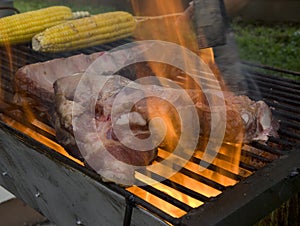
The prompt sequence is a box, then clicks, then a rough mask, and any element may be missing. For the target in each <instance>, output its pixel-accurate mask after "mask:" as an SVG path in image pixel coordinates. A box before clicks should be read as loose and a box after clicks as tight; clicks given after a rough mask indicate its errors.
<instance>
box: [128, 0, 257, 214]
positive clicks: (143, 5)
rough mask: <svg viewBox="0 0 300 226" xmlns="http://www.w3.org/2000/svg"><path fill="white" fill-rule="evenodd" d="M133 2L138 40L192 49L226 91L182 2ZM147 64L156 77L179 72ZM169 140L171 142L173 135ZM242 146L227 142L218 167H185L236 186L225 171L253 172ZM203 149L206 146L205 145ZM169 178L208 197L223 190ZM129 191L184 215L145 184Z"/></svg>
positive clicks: (188, 85) (198, 153)
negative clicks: (245, 164)
mask: <svg viewBox="0 0 300 226" xmlns="http://www.w3.org/2000/svg"><path fill="white" fill-rule="evenodd" d="M131 2H132V6H133V9H134V11H135V15H137V17H136V18H137V20H138V25H137V28H136V30H135V33H134V36H135V38H136V39H138V40H163V41H169V42H174V43H177V44H179V45H181V46H184V47H186V48H188V49H190V50H191V51H193V52H194V53H196V54H197V55H198V56H199V57H200V58H201V59H202V60H203V61H204V62H205V63H206V64H207V65H208V66H209V67H210V68H211V70H212V71H213V73H214V74H215V76H216V78H217V79H218V80H219V81H220V85H221V87H222V88H223V89H224V91H225V90H226V87H225V86H224V82H223V81H222V78H221V75H220V73H219V71H218V68H217V66H216V65H215V61H214V52H213V49H212V48H207V49H201V50H200V48H199V46H198V42H197V36H196V34H195V30H194V28H193V25H192V20H191V15H190V13H191V11H190V9H187V10H185V9H184V7H183V5H182V1H180V0H172V1H159V0H151V1H149V0H131ZM184 61H185V64H186V66H187V67H189V65H190V64H191V62H188V60H187V59H184ZM147 63H148V65H149V66H150V68H151V70H152V71H153V73H154V74H155V75H157V76H161V77H166V76H168V78H170V76H174V77H175V76H176V74H174V73H173V71H172V69H170V66H169V65H164V64H160V63H157V62H147ZM175 73H176V72H175ZM171 79H172V78H171ZM183 87H184V88H187V89H194V88H195V85H194V84H191V81H190V80H188V79H187V80H186V84H184V86H183ZM196 88H197V89H199V87H197V86H196ZM166 117H168V116H167V115H166V116H165V115H163V116H162V118H166ZM165 123H166V124H167V127H168V129H170V130H172V129H174V128H173V126H172V125H171V124H172V121H170V120H165ZM176 132H178V131H174V133H175V134H176ZM174 133H173V134H174ZM166 139H168V138H166ZM170 140H171V141H172V138H171V139H170ZM173 142H174V141H173ZM241 147H242V144H241V142H240V143H228V142H227V143H225V142H224V143H223V145H222V147H221V148H220V150H218V151H219V152H218V153H219V155H218V156H217V157H216V158H215V160H214V161H213V163H212V165H214V166H215V167H216V169H217V170H211V169H206V170H204V171H200V168H199V165H198V164H196V163H194V162H191V161H189V162H188V163H187V164H186V165H185V166H184V168H185V169H186V170H189V171H191V172H193V173H194V174H196V175H198V176H201V177H204V178H207V179H209V180H211V181H214V182H216V183H219V184H221V185H223V186H231V185H235V184H236V183H237V182H238V180H237V179H235V178H230V177H228V176H226V173H225V174H224V171H225V172H229V173H233V174H236V175H239V174H243V175H250V174H251V172H248V171H246V170H242V169H240V168H239V163H240V154H241ZM201 148H202V149H203V147H201ZM203 152H204V150H197V151H195V153H194V157H195V158H198V159H201V157H202V155H203ZM169 155H170V152H169V151H168V152H167V151H164V150H162V149H160V150H159V152H158V156H159V157H160V158H162V159H164V158H167V157H168V156H169ZM222 156H223V158H222ZM224 157H225V158H224ZM178 161H180V158H178ZM154 163H155V162H154ZM160 167H162V166H160ZM151 170H152V172H153V170H154V172H153V173H157V174H159V175H161V176H164V172H165V171H168V169H163V168H161V169H157V168H151ZM156 170H157V171H156ZM155 171H156V172H155ZM136 177H137V178H138V179H139V180H142V181H144V182H145V183H146V184H149V186H153V187H155V188H156V189H158V190H160V191H162V192H164V193H166V194H168V195H170V196H172V197H174V198H175V199H177V200H179V201H181V202H184V203H186V204H187V205H189V206H190V207H192V208H195V207H198V206H200V205H202V204H203V203H202V202H199V201H198V200H196V201H195V200H193V199H191V197H189V196H188V195H186V194H183V193H181V194H180V193H178V191H176V190H175V191H174V190H173V189H172V188H169V187H166V186H164V185H162V184H160V183H158V182H157V183H154V182H155V181H149V179H148V180H146V178H144V176H143V175H141V174H137V175H136ZM168 179H169V180H170V181H172V182H174V183H179V184H181V185H183V186H185V187H187V188H192V189H193V191H196V192H199V193H200V194H202V195H205V196H206V197H214V196H217V195H219V194H220V193H221V191H219V190H217V189H214V188H212V187H210V186H208V185H206V184H204V183H201V182H199V181H197V180H196V179H194V178H192V177H190V176H187V175H185V174H182V173H180V172H178V173H176V174H175V175H173V176H172V177H171V178H168ZM127 190H129V191H130V192H132V193H134V194H136V195H137V196H139V197H141V198H143V199H145V200H147V201H148V202H151V203H152V204H154V205H156V206H158V207H159V208H160V209H161V210H163V211H165V212H166V213H168V214H171V215H172V216H174V217H181V216H183V215H184V214H185V212H184V211H182V210H181V209H178V208H177V207H176V206H173V205H171V204H170V203H167V202H165V201H164V200H162V199H159V198H157V197H156V196H153V195H151V194H149V193H148V192H146V191H145V190H144V189H143V187H130V188H128V189H127Z"/></svg>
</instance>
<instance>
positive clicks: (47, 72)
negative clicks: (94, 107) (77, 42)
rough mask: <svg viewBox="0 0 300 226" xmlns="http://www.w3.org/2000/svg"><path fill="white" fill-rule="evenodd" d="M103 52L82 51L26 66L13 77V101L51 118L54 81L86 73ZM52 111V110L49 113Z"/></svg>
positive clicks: (43, 116)
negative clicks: (88, 53)
mask: <svg viewBox="0 0 300 226" xmlns="http://www.w3.org/2000/svg"><path fill="white" fill-rule="evenodd" d="M102 54H103V53H102V52H98V53H93V54H91V55H85V54H79V55H75V56H71V57H67V58H57V59H54V60H50V61H46V62H41V63H35V64H30V65H25V66H23V67H22V68H20V69H19V70H18V71H17V72H16V74H15V76H14V88H15V93H16V94H15V97H14V102H15V103H16V104H18V105H21V106H26V107H29V108H31V109H32V110H33V111H34V112H35V113H36V114H38V115H40V116H42V117H41V118H44V119H45V120H47V121H51V114H52V112H53V100H54V91H53V83H54V82H55V81H56V80H57V79H59V78H61V77H65V76H70V75H73V74H74V73H79V72H84V71H85V70H86V69H87V68H88V67H89V66H90V64H91V63H92V62H93V61H94V60H95V59H96V58H97V57H98V56H100V55H102ZM49 112H51V113H50V114H49Z"/></svg>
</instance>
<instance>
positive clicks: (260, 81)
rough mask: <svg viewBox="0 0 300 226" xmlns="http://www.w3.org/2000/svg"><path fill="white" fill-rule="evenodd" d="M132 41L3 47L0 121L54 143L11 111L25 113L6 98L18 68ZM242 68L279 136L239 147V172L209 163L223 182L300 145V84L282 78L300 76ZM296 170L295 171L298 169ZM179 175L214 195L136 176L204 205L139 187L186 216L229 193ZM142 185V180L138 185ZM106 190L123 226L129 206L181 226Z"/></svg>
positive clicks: (133, 197) (260, 67) (190, 174)
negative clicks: (116, 201)
mask: <svg viewBox="0 0 300 226" xmlns="http://www.w3.org/2000/svg"><path fill="white" fill-rule="evenodd" d="M130 41H132V40H130V39H126V40H121V41H118V42H114V43H111V44H109V45H101V46H96V47H92V48H88V49H83V50H80V51H73V52H66V53H59V54H57V53H56V54H47V53H37V52H34V51H33V50H32V49H31V48H30V46H28V45H20V46H12V47H10V48H7V49H5V48H1V56H0V65H1V75H2V77H1V80H2V82H1V85H2V89H3V93H4V97H5V98H4V100H5V101H3V102H1V107H0V109H1V118H3V117H4V116H5V117H10V118H13V119H14V120H16V121H18V122H19V123H21V124H22V125H24V126H25V127H28V128H31V129H32V130H34V131H36V132H38V133H40V134H41V135H43V136H45V137H47V138H49V139H50V140H52V141H54V142H56V140H55V136H54V135H53V134H51V133H49V132H48V131H45V130H43V129H41V128H39V127H38V126H36V125H34V124H31V123H29V122H27V121H26V120H23V119H22V118H16V117H14V112H15V111H20V112H22V111H23V109H21V108H20V107H18V106H15V105H13V104H11V102H10V100H12V98H13V89H12V87H13V86H12V77H13V75H14V73H15V72H16V70H17V69H19V68H20V67H22V66H24V65H27V64H31V63H36V62H42V61H47V60H51V59H54V58H59V57H68V56H71V55H75V54H79V53H85V54H90V53H93V52H97V51H98V52H99V51H107V50H110V49H112V48H114V47H116V46H119V45H122V44H125V43H128V42H130ZM243 68H244V74H245V76H246V78H247V81H248V83H249V86H250V90H249V94H248V95H249V96H250V97H251V98H253V99H254V100H261V99H262V100H264V101H265V102H266V103H267V104H268V105H269V106H271V108H272V111H273V114H274V116H275V117H276V118H277V119H279V120H280V129H279V137H278V138H274V137H270V139H269V140H268V141H267V142H266V143H260V142H252V143H251V144H250V145H244V146H243V148H242V152H241V160H240V164H239V173H233V172H230V171H228V170H226V169H222V168H221V167H219V166H215V165H213V164H211V165H210V166H209V169H210V170H212V171H214V172H218V173H219V174H220V175H222V176H224V177H225V178H229V179H230V180H233V181H236V182H243V181H245V179H246V178H247V177H249V176H250V175H252V174H253V173H256V172H257V171H260V169H262V168H264V167H265V166H266V165H269V164H271V163H272V162H273V161H274V160H280V159H284V158H285V157H284V156H288V155H289V154H290V153H291V152H295V151H298V150H299V147H300V135H299V134H300V106H299V105H300V91H299V90H300V82H299V81H298V80H291V79H289V78H286V77H288V76H291V75H292V76H296V77H297V76H299V75H300V74H299V73H297V72H290V71H286V70H282V69H277V68H272V67H267V66H264V65H256V64H251V63H248V62H243ZM10 130H11V131H13V132H15V133H19V132H18V131H17V130H15V129H13V128H11V129H10ZM25 137H26V136H25ZM25 142H29V143H30V142H31V141H28V140H27V141H26V138H25ZM52 155H54V156H55V157H56V158H58V159H62V161H64V162H67V163H68V164H70V165H71V166H73V167H75V168H77V169H80V170H81V171H83V172H84V173H86V174H87V175H90V176H91V177H92V178H94V179H96V180H99V181H101V178H100V177H99V176H98V175H97V174H95V173H94V172H92V171H90V170H88V169H86V168H84V167H82V166H80V165H78V164H76V163H75V162H73V161H71V160H68V159H66V158H65V157H63V156H61V155H60V154H57V153H55V152H53V153H52ZM183 155H184V153H183ZM162 158H163V157H162V156H160V155H158V158H157V161H160V160H162ZM217 158H218V159H220V160H222V161H224V162H226V161H228V158H227V156H226V155H224V154H221V153H219V154H218V156H217ZM200 160H201V159H199V157H197V156H193V157H192V158H191V159H190V163H191V164H197V165H198V164H199V162H200ZM291 164H292V163H291ZM295 167H296V168H297V167H299V166H295ZM298 169H299V168H298ZM179 172H180V174H182V175H184V176H185V177H187V178H189V179H193V180H196V181H197V182H199V183H201V184H204V185H205V186H208V187H209V188H211V189H213V190H214V191H215V194H216V196H214V195H212V196H207V195H205V194H204V193H203V192H201V191H197V190H194V189H193V188H191V187H188V186H184V185H182V184H180V183H177V182H174V181H171V180H169V179H164V178H163V176H162V175H159V174H157V173H154V172H152V173H151V175H149V173H147V174H144V172H139V174H140V175H141V176H142V178H143V177H144V176H147V177H150V178H151V179H152V180H159V181H162V182H161V184H162V185H163V186H166V187H168V188H171V189H174V190H176V191H178V192H180V193H182V194H185V195H188V196H189V197H191V198H193V199H195V200H198V201H199V202H203V203H204V205H200V207H197V208H194V207H191V206H190V205H188V204H186V203H185V202H184V201H180V200H178V199H177V198H174V197H173V196H172V195H170V194H168V193H166V192H162V191H160V190H158V189H156V188H155V187H153V186H149V185H146V184H145V186H143V187H141V188H140V189H142V190H144V191H145V192H147V193H148V194H152V195H153V196H155V197H158V198H160V199H162V200H165V201H166V202H167V203H169V204H171V205H172V206H173V207H174V208H175V209H179V210H181V211H183V212H186V213H187V214H188V215H189V213H190V212H195V210H199V209H200V210H201V208H202V207H203V208H205V206H206V205H207V204H208V205H209V203H210V202H213V201H214V200H216V199H218V197H219V196H218V194H221V193H222V192H223V191H225V190H227V189H228V187H227V186H224V185H222V184H221V183H218V182H216V181H213V180H210V179H208V178H206V177H205V176H203V175H199V174H197V173H195V172H193V170H192V169H191V168H188V167H187V168H183V169H181V170H180V171H179ZM141 183H143V182H142V181H141ZM104 184H105V183H104ZM105 186H107V187H109V188H110V189H112V190H114V191H117V192H118V193H119V194H122V195H123V196H125V197H126V199H127V208H126V214H125V216H124V225H130V220H131V219H130V218H131V214H132V208H133V207H134V206H136V205H139V206H141V207H143V208H145V209H146V210H147V211H150V212H151V213H153V214H155V215H156V216H158V217H159V218H161V219H163V220H164V221H166V222H169V223H171V224H173V225H180V224H182V222H183V221H182V218H177V217H174V216H172V215H171V214H168V213H166V212H165V211H163V210H161V208H160V207H159V206H155V205H154V204H153V203H149V202H147V201H145V200H144V199H142V198H140V197H138V196H136V195H134V194H132V193H131V192H130V191H128V190H126V189H124V188H122V187H119V186H118V185H115V184H110V183H108V184H105ZM230 187H231V186H230ZM234 187H235V186H234ZM274 209H275V207H274ZM184 215H186V214H184ZM228 215H229V214H228ZM192 218H193V217H192ZM186 219H188V217H186V218H185V220H186ZM185 220H184V222H185ZM187 222H188V221H187Z"/></svg>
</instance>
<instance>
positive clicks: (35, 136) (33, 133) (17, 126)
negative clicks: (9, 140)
mask: <svg viewBox="0 0 300 226" xmlns="http://www.w3.org/2000/svg"><path fill="white" fill-rule="evenodd" d="M1 120H2V121H3V122H5V123H6V124H7V125H9V126H11V127H13V128H15V129H16V130H19V131H22V133H24V134H26V135H28V136H30V137H32V138H33V139H35V140H36V141H38V142H40V143H42V144H44V145H46V146H47V147H49V148H51V149H53V150H55V151H57V152H58V153H60V154H62V155H64V156H66V157H68V158H69V159H71V160H73V161H74V162H76V163H78V164H80V165H83V163H82V162H81V161H79V160H78V159H76V158H73V157H72V156H70V155H69V154H68V153H67V152H66V150H65V149H64V148H63V147H62V146H60V145H59V144H57V143H56V142H54V141H52V140H50V139H49V138H47V137H45V136H43V135H41V134H40V133H38V132H36V131H34V130H32V129H30V128H28V127H26V126H25V125H23V124H21V123H19V122H17V121H15V120H13V119H12V118H10V117H8V116H6V115H1ZM33 124H36V125H38V127H40V128H41V129H44V130H45V131H49V132H50V133H51V134H55V132H54V130H53V129H51V128H50V127H49V126H47V125H45V124H44V123H42V122H40V121H37V120H34V122H33Z"/></svg>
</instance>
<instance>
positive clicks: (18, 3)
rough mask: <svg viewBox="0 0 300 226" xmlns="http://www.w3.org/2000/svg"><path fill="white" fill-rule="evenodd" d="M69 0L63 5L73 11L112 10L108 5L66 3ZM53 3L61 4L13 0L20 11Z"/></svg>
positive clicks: (36, 0) (59, 2)
mask: <svg viewBox="0 0 300 226" xmlns="http://www.w3.org/2000/svg"><path fill="white" fill-rule="evenodd" d="M68 2H71V1H66V3H64V4H63V5H66V6H69V7H70V8H72V9H73V10H74V11H89V12H90V13H92V14H96V13H102V12H108V11H114V10H115V9H114V7H108V6H105V7H104V6H97V7H93V6H90V5H86V4H80V5H79V4H75V3H68ZM82 3H84V0H82ZM54 5H62V3H61V1H59V0H49V1H44V0H43V1H41V0H15V1H14V7H15V8H17V9H19V10H20V11H21V12H26V11H31V10H35V9H40V8H44V7H48V6H54Z"/></svg>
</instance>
